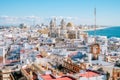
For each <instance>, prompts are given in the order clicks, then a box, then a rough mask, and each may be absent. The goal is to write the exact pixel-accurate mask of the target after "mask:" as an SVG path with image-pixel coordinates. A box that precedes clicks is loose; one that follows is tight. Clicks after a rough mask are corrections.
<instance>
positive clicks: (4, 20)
mask: <svg viewBox="0 0 120 80" xmlns="http://www.w3.org/2000/svg"><path fill="white" fill-rule="evenodd" d="M40 19H41V18H40V17H37V16H23V17H15V16H0V23H1V24H20V23H27V24H31V22H33V21H36V22H38V21H40Z"/></svg>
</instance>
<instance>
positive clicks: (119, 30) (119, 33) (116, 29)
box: [87, 26, 120, 38]
mask: <svg viewBox="0 0 120 80" xmlns="http://www.w3.org/2000/svg"><path fill="white" fill-rule="evenodd" d="M87 32H88V34H89V35H94V33H95V35H100V36H107V37H108V38H110V37H118V38H120V26H112V27H108V28H104V29H99V30H96V31H95V32H94V31H87Z"/></svg>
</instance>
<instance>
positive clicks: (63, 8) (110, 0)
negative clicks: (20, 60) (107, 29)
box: [0, 0, 120, 26]
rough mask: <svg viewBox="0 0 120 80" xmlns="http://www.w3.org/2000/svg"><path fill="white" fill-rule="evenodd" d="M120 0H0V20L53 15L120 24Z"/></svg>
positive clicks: (15, 21) (79, 21)
mask: <svg viewBox="0 0 120 80" xmlns="http://www.w3.org/2000/svg"><path fill="white" fill-rule="evenodd" d="M119 4H120V0H0V24H20V23H26V24H32V23H33V22H34V23H36V24H37V23H38V24H39V23H45V24H48V23H49V21H50V20H51V19H52V18H56V19H57V21H58V23H59V22H60V20H61V19H65V20H66V21H68V22H69V21H71V22H73V23H74V24H83V25H85V24H88V25H89V24H90V25H92V24H94V8H95V7H96V20H97V21H96V22H97V24H98V25H113V26H114V25H115V26H116V25H117V26H118V25H120V5H119Z"/></svg>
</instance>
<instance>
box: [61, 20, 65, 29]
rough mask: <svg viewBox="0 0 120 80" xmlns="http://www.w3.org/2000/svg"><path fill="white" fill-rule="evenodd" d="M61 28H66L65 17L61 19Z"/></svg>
mask: <svg viewBox="0 0 120 80" xmlns="http://www.w3.org/2000/svg"><path fill="white" fill-rule="evenodd" d="M61 29H64V30H65V29H66V23H65V21H64V19H62V20H61Z"/></svg>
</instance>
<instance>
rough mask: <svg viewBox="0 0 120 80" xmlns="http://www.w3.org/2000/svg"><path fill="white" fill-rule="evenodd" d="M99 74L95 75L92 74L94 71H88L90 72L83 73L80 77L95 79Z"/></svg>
mask: <svg viewBox="0 0 120 80" xmlns="http://www.w3.org/2000/svg"><path fill="white" fill-rule="evenodd" d="M98 75H99V74H97V73H95V72H92V71H88V72H85V73H83V74H82V73H81V74H80V76H82V77H87V78H90V77H94V76H98Z"/></svg>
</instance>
